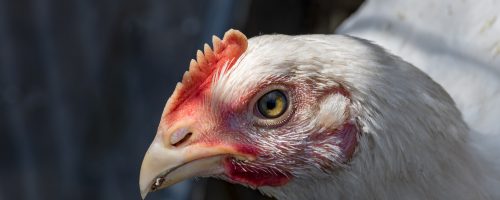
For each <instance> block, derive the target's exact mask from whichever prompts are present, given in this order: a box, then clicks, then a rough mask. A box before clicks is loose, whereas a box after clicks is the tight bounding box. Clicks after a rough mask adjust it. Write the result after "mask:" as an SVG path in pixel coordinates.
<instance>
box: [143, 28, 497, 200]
mask: <svg viewBox="0 0 500 200" xmlns="http://www.w3.org/2000/svg"><path fill="white" fill-rule="evenodd" d="M479 136H480V135H478V134H471V130H470V129H469V127H468V126H467V124H466V122H465V121H464V120H463V119H462V116H461V113H460V111H459V110H458V109H457V107H456V106H455V103H454V102H453V100H452V98H451V97H450V96H449V95H448V93H447V92H446V91H445V90H444V89H443V88H442V87H441V86H440V85H439V84H437V83H436V82H434V81H433V80H432V79H431V78H430V77H429V76H427V75H426V74H425V73H423V72H422V71H420V70H419V69H418V68H416V67H414V66H412V65H411V64H409V63H407V62H405V61H403V60H402V59H400V58H399V57H397V56H394V55H391V54H389V53H387V52H386V51H385V50H384V49H382V48H381V47H379V46H377V45H375V44H372V43H371V42H369V41H367V40H364V39H358V38H354V37H349V36H341V35H300V36H287V35H262V36H258V37H254V38H251V39H249V40H247V38H246V37H245V36H244V35H243V34H242V33H241V32H239V31H236V30H229V31H228V32H226V34H225V35H224V38H223V39H222V40H220V39H218V38H217V37H214V39H213V50H212V49H211V48H210V47H209V46H208V45H205V48H204V52H201V51H198V53H197V59H196V60H192V61H191V64H190V67H189V71H188V72H186V73H185V75H184V77H183V79H182V83H179V84H178V85H177V87H176V89H175V91H174V93H173V95H172V96H171V97H170V99H169V100H168V102H167V104H166V106H165V109H164V111H163V114H162V116H161V119H160V124H159V127H158V132H157V135H156V137H155V139H154V141H153V142H152V144H151V146H150V148H149V149H148V151H147V152H146V154H145V157H144V161H143V163H142V166H141V172H140V181H139V184H140V189H141V194H142V197H143V198H145V196H146V195H147V193H148V192H150V191H155V190H158V189H161V188H165V187H168V186H170V185H173V184H175V183H177V182H179V181H182V180H185V179H187V178H190V177H215V178H220V179H223V180H226V181H229V182H232V183H237V184H242V185H245V186H248V187H251V188H255V189H258V190H260V191H261V192H262V193H264V194H266V195H269V196H273V197H276V198H278V199H292V200H293V199H500V193H499V191H498V188H500V177H499V175H500V173H499V172H500V170H498V166H497V165H496V164H495V163H494V162H492V160H491V159H490V157H487V155H486V154H485V153H484V152H497V153H498V148H496V149H488V150H487V151H485V149H484V148H486V147H485V146H481V145H480V144H481V143H480V142H478V140H479V139H477V137H479ZM490 141H491V140H490ZM497 141H498V140H497ZM493 146H494V145H493ZM482 148H483V149H482Z"/></svg>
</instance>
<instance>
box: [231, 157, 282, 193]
mask: <svg viewBox="0 0 500 200" xmlns="http://www.w3.org/2000/svg"><path fill="white" fill-rule="evenodd" d="M224 169H225V170H226V175H227V176H228V177H229V178H230V179H231V180H233V181H235V182H238V183H242V184H246V185H249V186H251V187H260V186H282V185H285V184H286V183H288V182H289V181H290V180H291V179H292V178H291V175H289V174H287V175H285V174H283V173H282V172H279V171H277V170H274V169H271V168H269V169H266V170H263V169H260V168H259V169H252V170H248V169H246V170H244V169H242V168H241V167H239V166H237V165H235V164H234V163H233V162H232V158H227V159H226V160H224Z"/></svg>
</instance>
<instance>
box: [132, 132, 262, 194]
mask: <svg viewBox="0 0 500 200" xmlns="http://www.w3.org/2000/svg"><path fill="white" fill-rule="evenodd" d="M162 137H163V136H162V134H158V135H157V137H156V138H155V139H154V141H153V143H152V144H151V146H150V147H149V149H148V151H147V152H146V155H145V156H144V160H143V161H142V166H141V172H140V178H139V186H140V190H141V196H142V198H143V199H144V198H145V197H146V195H147V194H148V193H149V192H150V191H155V190H158V189H161V188H165V187H168V186H170V185H173V184H175V183H178V182H180V181H182V180H185V179H188V178H191V177H197V176H211V175H215V174H222V173H223V172H224V167H223V164H222V161H223V159H224V158H226V157H228V156H231V157H236V158H238V159H243V160H247V159H249V160H252V158H251V156H250V155H245V154H243V153H239V152H237V151H236V150H235V149H234V148H232V147H231V146H229V145H225V144H215V145H213V144H212V145H207V144H203V143H195V144H191V145H188V146H181V147H175V146H173V145H168V144H164V142H163V141H165V140H163V139H162Z"/></svg>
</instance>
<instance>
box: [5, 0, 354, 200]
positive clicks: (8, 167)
mask: <svg viewBox="0 0 500 200" xmlns="http://www.w3.org/2000/svg"><path fill="white" fill-rule="evenodd" d="M360 3H361V0H356V1H349V0H345V1H321V0H311V1H307V0H294V1H279V0H274V1H266V0H253V1H252V0H239V1H231V0H212V1H205V0H187V1H181V0H178V1H173V0H172V1H169V0H0V132H1V135H0V200H4V199H5V200H7V199H27V200H41V199H75V200H78V199H106V200H111V199H120V200H121V199H140V194H139V189H138V173H139V169H140V164H141V161H142V156H143V154H144V152H145V151H146V149H147V148H148V145H149V143H150V142H151V141H152V139H153V137H154V135H155V133H156V127H157V123H158V121H159V117H160V114H161V112H162V110H163V106H164V104H165V101H166V100H167V98H168V97H169V95H170V94H171V92H172V90H173V88H174V86H175V83H176V82H177V81H179V80H180V79H181V75H182V73H183V72H184V71H185V70H186V69H187V67H188V64H189V60H190V59H191V58H193V57H194V56H195V51H196V50H197V49H199V48H202V45H203V44H204V43H205V42H208V43H210V41H211V36H212V35H218V36H222V35H223V33H224V32H225V31H226V30H227V29H229V28H236V29H240V30H242V31H243V32H244V33H246V34H247V36H249V37H251V36H255V35H259V34H269V33H285V34H304V33H332V32H333V31H334V29H335V27H337V25H338V24H339V23H340V22H341V21H342V20H343V19H345V18H346V17H347V16H349V14H350V13H352V12H353V11H355V10H356V8H357V7H358V6H359V4H360ZM148 199H200V200H201V199H217V200H219V199H220V200H224V199H268V198H266V197H263V196H260V194H259V193H258V192H255V191H252V190H249V189H246V188H243V187H240V186H237V185H231V184H227V183H224V182H221V181H217V180H213V179H208V180H207V179H198V180H194V181H187V182H183V183H181V184H179V185H176V186H175V187H172V188H170V189H168V190H163V191H160V192H156V193H153V194H151V195H150V196H149V198H148Z"/></svg>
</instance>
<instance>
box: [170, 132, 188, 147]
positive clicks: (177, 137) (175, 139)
mask: <svg viewBox="0 0 500 200" xmlns="http://www.w3.org/2000/svg"><path fill="white" fill-rule="evenodd" d="M191 135H193V133H192V132H191V131H189V130H188V129H186V128H183V129H179V130H177V131H175V132H174V133H173V134H172V136H170V145H172V146H174V147H177V146H179V145H181V144H182V143H184V142H186V141H187V140H188V139H189V138H190V137H191Z"/></svg>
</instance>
